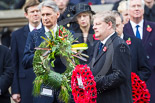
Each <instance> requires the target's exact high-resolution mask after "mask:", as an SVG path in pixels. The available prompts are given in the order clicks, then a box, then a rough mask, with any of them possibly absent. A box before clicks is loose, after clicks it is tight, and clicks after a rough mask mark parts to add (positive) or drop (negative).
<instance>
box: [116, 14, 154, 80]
mask: <svg viewBox="0 0 155 103" xmlns="http://www.w3.org/2000/svg"><path fill="white" fill-rule="evenodd" d="M114 15H115V17H116V32H117V34H118V36H120V37H121V38H122V39H124V40H125V41H126V42H127V41H128V40H130V42H131V44H129V43H128V45H129V47H130V52H131V67H132V72H134V73H136V74H137V75H138V76H139V77H140V79H141V80H143V81H147V80H148V79H149V77H150V75H151V71H150V66H149V63H148V60H147V58H146V53H145V51H144V47H143V45H142V41H141V40H139V39H138V38H136V37H134V36H130V35H127V34H126V33H123V27H124V24H123V17H122V15H121V14H120V13H119V12H117V11H115V12H114Z"/></svg>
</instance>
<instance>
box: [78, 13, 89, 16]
mask: <svg viewBox="0 0 155 103" xmlns="http://www.w3.org/2000/svg"><path fill="white" fill-rule="evenodd" d="M82 15H89V13H88V12H82V13H80V14H78V15H77V16H82Z"/></svg>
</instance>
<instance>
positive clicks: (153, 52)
mask: <svg viewBox="0 0 155 103" xmlns="http://www.w3.org/2000/svg"><path fill="white" fill-rule="evenodd" d="M128 3H129V15H130V21H129V22H128V23H127V24H126V25H125V26H124V32H125V33H127V34H129V35H132V36H136V37H137V38H139V39H141V40H142V44H143V46H144V49H145V51H146V55H147V59H148V61H149V64H150V69H151V74H152V75H151V77H150V79H149V80H148V81H147V87H148V89H149V92H150V93H151V101H150V103H155V98H154V97H155V88H154V87H155V83H154V81H155V35H154V34H155V23H154V22H150V21H147V20H145V19H144V18H143V14H144V0H129V1H128Z"/></svg>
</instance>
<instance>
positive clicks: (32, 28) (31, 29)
mask: <svg viewBox="0 0 155 103" xmlns="http://www.w3.org/2000/svg"><path fill="white" fill-rule="evenodd" d="M41 27H42V23H41V22H40V23H39V25H38V26H37V27H36V28H35V27H34V26H32V25H31V24H30V23H29V29H30V32H32V31H33V30H34V29H40V28H41Z"/></svg>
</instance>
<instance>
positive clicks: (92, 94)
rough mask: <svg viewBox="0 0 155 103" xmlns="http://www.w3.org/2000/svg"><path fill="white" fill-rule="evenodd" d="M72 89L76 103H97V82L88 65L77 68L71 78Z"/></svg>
mask: <svg viewBox="0 0 155 103" xmlns="http://www.w3.org/2000/svg"><path fill="white" fill-rule="evenodd" d="M79 83H81V84H80V85H79ZM71 88H72V94H73V97H74V101H75V103H96V98H97V89H96V82H95V80H94V76H93V74H92V72H91V71H90V68H89V67H88V66H87V65H77V66H76V67H75V69H74V70H73V73H72V77H71Z"/></svg>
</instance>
